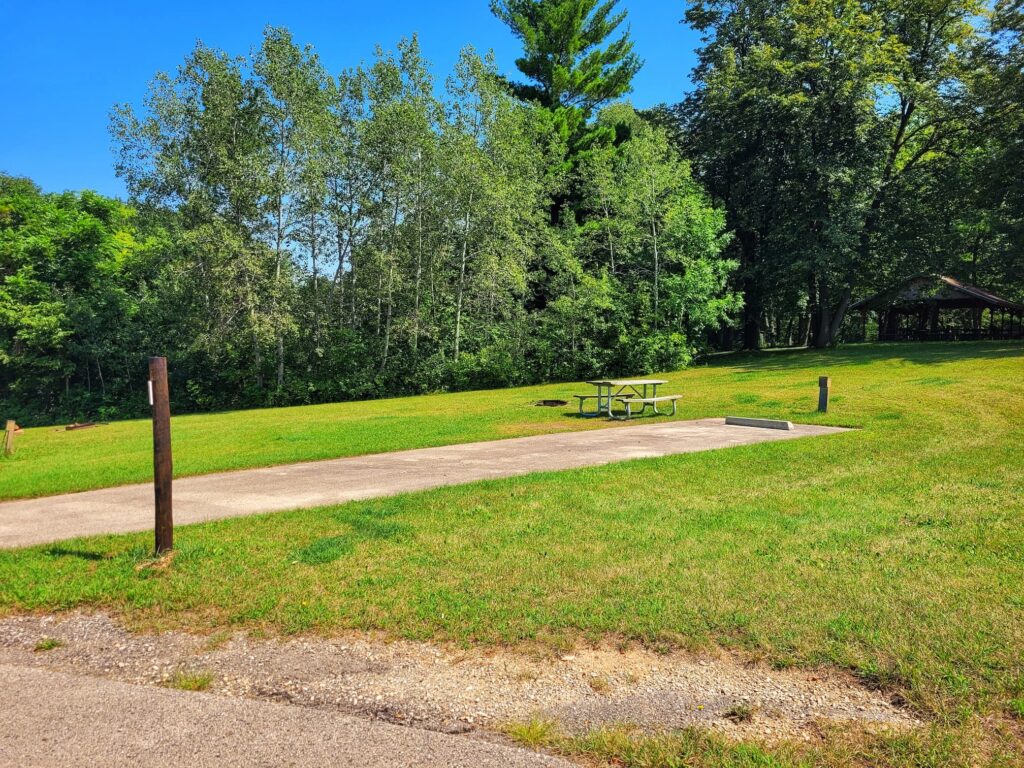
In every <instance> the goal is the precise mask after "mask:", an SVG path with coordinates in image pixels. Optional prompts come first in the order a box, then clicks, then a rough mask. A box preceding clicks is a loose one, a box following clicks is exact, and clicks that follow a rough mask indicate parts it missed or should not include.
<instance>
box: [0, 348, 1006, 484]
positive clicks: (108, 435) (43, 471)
mask: <svg viewBox="0 0 1024 768" xmlns="http://www.w3.org/2000/svg"><path fill="white" fill-rule="evenodd" d="M964 349H965V350H968V351H967V354H972V353H976V354H982V355H987V354H995V355H1002V354H1013V353H1014V350H1013V348H1004V347H985V346H984V345H981V346H976V347H968V346H967V345H965V346H964ZM957 354H958V353H957V352H951V351H947V350H943V349H939V348H934V349H933V348H927V347H923V348H915V349H910V348H900V347H884V346H882V347H879V346H868V347H861V348H857V349H855V348H849V349H847V350H843V351H841V352H838V353H833V354H825V355H822V354H814V353H803V354H798V355H795V356H794V355H792V354H787V353H777V352H774V353H767V354H764V355H760V356H754V357H751V358H748V359H747V360H746V362H743V363H741V364H740V365H738V366H730V365H724V366H722V365H712V366H710V367H707V366H698V367H694V368H691V369H689V370H686V371H682V372H677V373H667V374H660V376H661V377H662V378H665V379H668V380H669V384H667V385H665V386H664V387H663V388H662V391H663V392H664V393H682V394H683V395H684V399H683V400H682V401H681V402H680V404H679V414H678V416H677V418H680V419H692V418H700V417H705V416H723V415H725V413H726V412H727V411H728V412H729V413H733V412H735V413H736V414H738V415H755V416H777V417H785V418H799V419H801V420H802V421H811V422H818V423H824V424H836V423H846V422H844V421H843V419H844V418H846V419H847V421H848V420H849V419H851V418H854V419H856V418H857V417H858V414H854V413H846V414H845V416H844V414H843V413H842V411H841V410H839V411H837V412H836V413H835V414H830V415H829V416H826V417H819V416H818V415H817V414H816V413H815V410H814V409H815V406H816V404H817V376H818V374H819V373H828V372H829V371H830V370H831V369H833V368H836V370H839V369H840V368H841V367H844V366H848V365H851V364H853V365H859V364H863V363H867V362H869V361H871V360H873V359H884V358H887V357H889V356H891V355H896V356H904V355H908V356H909V357H908V359H909V360H910V361H912V362H913V363H915V364H922V363H924V362H926V361H927V360H929V359H933V358H937V359H940V360H941V359H946V358H952V357H956V355H957ZM897 364H898V363H897ZM780 365H781V366H782V368H781V369H779V368H778V366H780ZM647 373H648V372H644V371H641V372H639V374H642V375H646V374H647ZM922 375H923V374H922ZM751 377H756V384H755V381H754V379H753V378H751ZM842 385H843V382H837V387H838V388H837V394H836V401H835V402H836V405H837V406H840V405H841V404H842V402H843V399H844V398H845V397H847V396H848V394H847V393H845V392H844V391H843V389H842ZM593 392H594V388H593V387H590V386H588V385H586V384H582V383H562V384H550V385H545V386H536V387H523V388H519V389H503V390H490V391H480V392H460V393H452V394H441V395H425V396H420V397H406V398H394V399H388V400H372V401H365V402H349V403H335V404H328V405H315V406H303V407H294V408H267V409H261V410H250V411H232V412H224V413H213V414H196V415H186V416H176V417H173V418H172V423H171V431H172V440H173V449H174V474H175V476H176V477H186V476H189V475H197V474H205V473H209V472H218V471H226V470H234V469H247V468H252V467H263V466H271V465H274V464H287V463H291V462H298V461H314V460H317V459H330V458H336V457H340V456H356V455H361V454H368V453H382V452H386V451H397V450H403V449H410V448H424V447H428V446H438V445H451V444H455V443H465V442H473V441H476V440H495V439H501V438H506V437H519V436H523V435H532V434H538V433H545V432H558V431H568V430H582V429H603V428H609V427H616V426H621V423H618V422H614V423H610V422H608V421H607V420H605V419H580V418H578V417H577V416H576V413H575V411H576V401H575V399H574V398H573V397H572V395H573V394H575V393H580V394H585V393H593ZM139 396H140V397H144V396H145V393H140V395H139ZM544 399H554V400H565V401H568V402H569V405H567V406H563V407H554V408H552V407H538V406H537V405H535V403H536V402H537V401H539V400H544ZM2 418H3V414H0V419H2ZM152 441H153V438H152V427H151V424H150V422H149V421H148V420H145V419H142V420H135V421H121V422H113V423H110V424H103V425H100V426H97V427H92V428H89V429H81V430H74V431H71V432H68V431H65V430H64V428H63V427H61V426H52V427H38V428H32V429H26V430H24V431H23V432H20V433H19V434H18V435H17V437H16V450H15V453H14V455H13V456H11V457H8V458H4V459H0V501H2V500H8V499H17V498H25V497H32V496H48V495H52V494H56V493H68V492H72V491H84V490H89V489H92V488H104V487H109V486H114V485H124V484H127V483H140V482H148V481H150V480H151V479H152V476H153V453H152V451H153V447H152V445H153V442H152Z"/></svg>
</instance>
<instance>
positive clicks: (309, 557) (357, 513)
mask: <svg viewBox="0 0 1024 768" xmlns="http://www.w3.org/2000/svg"><path fill="white" fill-rule="evenodd" d="M396 512H397V511H396V510H395V509H393V508H392V507H390V506H388V505H387V504H382V503H377V504H369V505H366V506H363V505H360V506H359V507H357V508H355V509H346V508H342V509H340V510H338V511H337V512H336V513H335V514H334V515H333V517H334V519H335V520H336V521H337V522H338V523H341V524H342V525H344V526H346V527H347V528H348V531H347V532H346V533H343V534H338V535H334V536H324V537H322V538H319V539H315V540H314V541H312V542H310V543H309V544H307V545H306V546H304V547H302V548H300V549H296V550H294V551H293V552H291V554H290V555H289V557H288V559H289V560H291V561H292V562H294V563H302V564H303V565H325V564H326V563H333V562H334V561H335V560H339V559H341V558H342V557H345V556H346V555H349V554H351V553H352V552H353V551H354V550H355V548H356V546H357V545H358V544H361V543H364V542H371V541H400V540H403V539H405V538H407V537H409V536H410V535H411V531H412V529H411V527H410V526H409V525H408V524H406V523H402V522H399V521H397V520H393V519H390V518H392V517H393V516H394V515H395V514H396Z"/></svg>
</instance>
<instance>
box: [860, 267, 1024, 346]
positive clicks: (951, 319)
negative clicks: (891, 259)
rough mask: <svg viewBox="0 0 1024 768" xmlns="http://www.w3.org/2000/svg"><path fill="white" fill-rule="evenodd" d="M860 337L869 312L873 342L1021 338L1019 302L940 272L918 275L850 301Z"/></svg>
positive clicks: (1023, 314)
mask: <svg viewBox="0 0 1024 768" xmlns="http://www.w3.org/2000/svg"><path fill="white" fill-rule="evenodd" d="M850 309H851V310H853V311H855V312H860V315H861V324H862V329H863V332H864V339H865V340H867V338H868V335H869V317H870V315H871V313H874V315H875V319H876V320H877V334H878V341H961V340H971V339H1020V338H1024V304H1020V303H1018V302H1015V301H1011V300H1010V299H1005V298H1003V297H1002V296H998V295H996V294H994V293H992V292H991V291H986V290H984V289H983V288H978V287H976V286H973V285H967V284H965V283H962V282H960V281H959V280H956V279H954V278H952V277H946V276H944V275H918V276H916V277H912V278H910V279H909V280H905V281H903V282H902V283H900V284H898V285H895V286H893V287H892V288H890V289H889V290H886V291H882V292H881V293H877V294H875V295H874V296H869V297H868V298H866V299H861V300H860V301H858V302H855V303H854V304H852V305H851V307H850Z"/></svg>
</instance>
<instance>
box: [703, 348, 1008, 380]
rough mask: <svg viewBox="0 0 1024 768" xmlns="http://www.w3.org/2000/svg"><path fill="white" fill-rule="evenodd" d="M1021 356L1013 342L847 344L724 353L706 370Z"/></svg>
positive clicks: (752, 370)
mask: <svg viewBox="0 0 1024 768" xmlns="http://www.w3.org/2000/svg"><path fill="white" fill-rule="evenodd" d="M1009 357H1024V344H1022V343H1020V342H1013V341H947V342H941V341H935V342H925V343H918V344H914V343H905V342H893V343H890V344H847V345H844V346H841V347H839V348H838V349H812V348H806V349H779V350H762V351H758V352H728V353H723V354H718V355H714V356H711V357H708V358H707V359H706V360H704V361H703V364H704V365H706V366H708V367H711V368H713V367H717V366H730V367H733V368H738V369H741V370H749V371H750V373H761V372H763V371H784V370H788V369H791V368H806V367H807V366H809V365H868V364H870V363H876V362H879V361H881V360H889V361H896V362H906V363H912V364H916V365H929V364H933V363H945V362H952V361H956V360H998V359H1003V358H1009Z"/></svg>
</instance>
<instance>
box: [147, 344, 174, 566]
mask: <svg viewBox="0 0 1024 768" xmlns="http://www.w3.org/2000/svg"><path fill="white" fill-rule="evenodd" d="M149 404H150V405H152V406H153V490H154V494H155V500H156V553H157V554H158V555H159V554H163V553H164V552H168V551H170V550H171V549H172V548H173V547H174V518H173V515H172V514H171V473H172V464H171V402H170V393H169V390H168V387H167V358H166V357H151V358H149Z"/></svg>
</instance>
